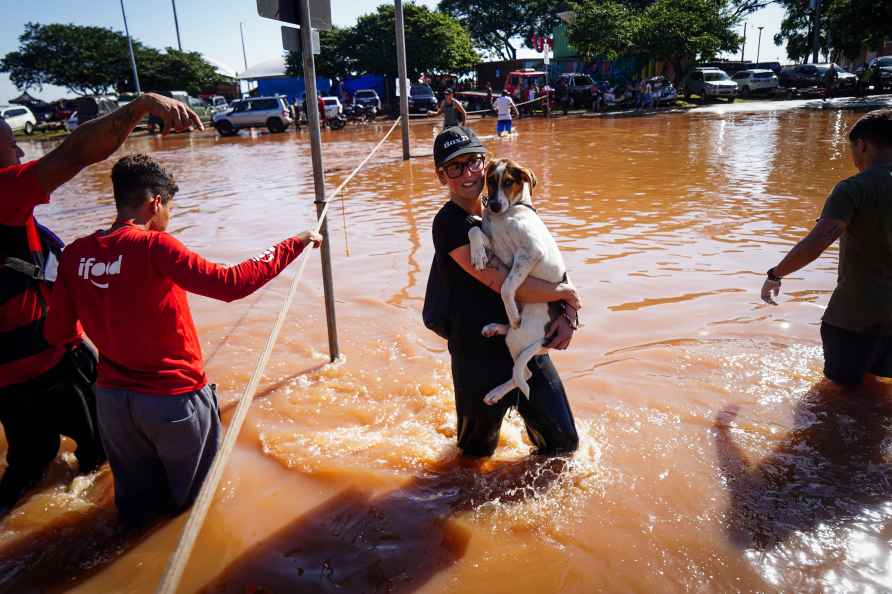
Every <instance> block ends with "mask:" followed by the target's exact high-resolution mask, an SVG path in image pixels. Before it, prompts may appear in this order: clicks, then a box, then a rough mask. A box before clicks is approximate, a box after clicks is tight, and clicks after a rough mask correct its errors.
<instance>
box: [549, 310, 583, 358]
mask: <svg viewBox="0 0 892 594" xmlns="http://www.w3.org/2000/svg"><path fill="white" fill-rule="evenodd" d="M575 331H576V330H575V329H574V328H573V325H572V324H570V320H568V319H567V318H566V317H565V316H564V315H560V316H558V317H557V318H555V319H554V320H552V322H551V323H550V324H549V325H548V328H547V329H546V330H545V348H547V349H557V350H559V351H563V350H565V349H566V348H567V347H568V346H570V341H571V340H572V339H573V333H574V332H575Z"/></svg>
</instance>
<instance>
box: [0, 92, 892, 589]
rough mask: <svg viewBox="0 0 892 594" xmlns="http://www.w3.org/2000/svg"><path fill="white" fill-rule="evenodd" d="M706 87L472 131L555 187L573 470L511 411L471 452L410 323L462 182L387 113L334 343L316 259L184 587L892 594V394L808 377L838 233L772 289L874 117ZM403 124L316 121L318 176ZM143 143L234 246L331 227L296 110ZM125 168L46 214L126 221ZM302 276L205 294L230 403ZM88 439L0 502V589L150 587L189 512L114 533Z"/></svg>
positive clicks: (426, 338)
mask: <svg viewBox="0 0 892 594" xmlns="http://www.w3.org/2000/svg"><path fill="white" fill-rule="evenodd" d="M713 111H714V113H699V114H698V113H689V114H682V115H662V116H657V117H650V118H629V119H582V118H575V119H574V118H564V119H555V120H552V121H543V120H532V121H528V120H522V121H520V122H518V123H517V125H516V129H517V130H518V132H519V134H518V135H517V136H516V137H515V138H513V139H511V140H497V139H494V138H492V136H489V137H488V138H485V139H484V142H485V144H486V146H487V148H488V149H489V150H490V151H491V153H492V154H494V155H497V156H507V157H511V158H514V159H516V160H518V161H520V162H522V163H525V164H528V165H529V166H531V167H532V168H533V169H534V171H535V172H536V174H537V176H538V177H539V180H540V186H539V187H538V188H537V190H536V192H535V195H534V201H535V204H536V206H537V207H538V208H539V212H540V214H541V216H542V217H543V219H544V220H545V222H546V223H547V224H548V226H549V228H550V229H551V230H552V232H553V233H554V235H555V236H556V237H557V241H558V244H559V245H560V247H561V249H562V251H563V253H564V257H565V259H566V261H567V264H568V268H569V271H570V274H571V276H572V278H573V280H574V281H575V282H576V284H577V285H578V286H579V287H580V289H581V292H582V296H583V300H584V309H583V312H582V318H583V321H584V323H585V326H584V328H583V329H582V330H581V331H580V332H579V333H578V334H577V336H576V337H575V338H574V340H573V344H572V347H571V349H570V350H568V351H566V352H560V353H555V354H554V355H553V357H554V360H555V362H556V365H557V367H558V369H559V371H560V373H561V375H562V377H563V379H564V382H565V383H566V386H567V390H568V393H569V395H570V399H571V402H572V405H573V409H574V412H575V415H576V420H577V425H578V428H579V432H580V436H581V446H580V449H579V452H578V453H577V454H576V455H575V456H574V457H573V458H572V459H571V460H569V461H566V462H555V461H551V462H547V461H542V460H536V459H534V458H530V457H529V456H528V452H529V444H528V442H527V441H526V438H525V436H524V434H523V430H522V425H521V423H520V422H519V420H518V418H517V417H516V415H515V416H513V417H512V418H510V419H509V420H508V421H507V422H506V424H505V426H504V430H503V433H502V438H501V442H500V447H499V450H498V452H497V454H496V456H495V457H494V458H493V459H492V460H490V461H488V462H485V463H483V464H479V465H474V464H469V463H465V462H462V461H461V460H457V459H456V452H455V448H454V446H453V441H454V426H455V420H454V413H453V396H452V390H451V383H450V379H449V370H448V357H447V353H446V350H445V344H444V343H443V342H442V341H441V340H439V339H438V338H436V337H435V336H434V335H432V334H431V333H429V332H428V331H426V330H425V329H424V327H423V326H422V324H421V321H420V309H421V302H422V296H423V290H424V284H425V281H426V278H427V273H428V268H429V265H430V261H431V256H432V251H433V250H432V242H431V238H430V226H431V220H432V218H433V216H434V214H435V213H436V211H437V209H438V208H439V206H440V205H441V203H442V202H443V200H444V199H445V198H444V196H445V195H444V192H443V188H442V187H441V186H440V185H439V183H438V181H437V180H436V178H435V177H434V175H433V170H432V166H431V162H430V157H420V158H417V159H413V160H410V161H408V162H403V161H402V160H401V159H400V148H399V141H398V135H396V134H395V135H394V137H393V139H392V141H391V142H389V143H388V144H386V145H385V147H384V148H383V149H382V152H381V153H380V155H379V156H377V157H375V158H374V159H373V160H372V161H371V162H370V164H369V166H368V167H367V168H366V169H365V170H364V171H363V172H362V173H360V174H359V175H358V176H357V177H356V179H355V180H354V181H353V182H352V183H351V185H350V186H348V188H347V190H346V192H345V193H344V194H343V197H342V199H339V200H337V201H336V202H335V203H334V204H333V205H332V209H331V218H330V234H331V246H332V256H333V265H334V276H335V279H334V282H335V289H336V293H337V314H338V324H339V329H340V342H341V348H342V350H343V352H344V354H345V360H344V361H343V362H341V363H339V364H336V365H327V340H326V330H325V319H324V310H323V303H322V293H321V282H320V280H319V279H320V266H319V259H318V256H317V255H315V254H314V256H313V258H312V260H311V262H310V264H309V266H308V268H307V272H306V275H305V281H304V283H303V286H302V287H301V289H300V290H299V294H298V297H297V300H296V302H295V305H294V307H293V309H292V311H291V314H290V316H289V318H288V321H287V323H286V326H285V329H284V330H283V333H282V335H281V338H280V340H279V343H278V345H277V347H276V349H275V352H274V355H273V357H272V361H271V364H270V367H269V371H268V373H267V375H266V377H265V379H264V380H263V382H262V384H261V388H260V390H259V393H258V396H257V400H256V402H255V404H254V405H253V408H252V411H251V414H250V416H249V418H248V421H247V423H246V424H245V427H244V429H243V431H242V434H241V437H240V439H239V443H238V446H237V448H236V450H235V452H234V455H233V457H232V461H231V463H230V465H229V466H228V468H227V470H226V474H225V477H224V480H223V483H222V487H221V489H220V491H219V493H218V495H217V498H216V501H215V503H214V504H213V506H212V508H211V511H210V514H209V516H208V521H207V524H206V526H205V528H204V531H203V532H202V534H201V536H200V538H199V540H198V543H197V545H196V548H195V552H194V554H193V556H192V560H191V562H190V565H189V567H188V569H187V571H186V574H185V578H184V580H183V585H182V588H181V591H182V592H198V591H202V592H240V593H250V592H335V591H338V592H357V593H360V592H393V593H406V594H407V593H410V592H412V593H439V592H450V593H462V592H467V593H476V592H484V591H486V592H491V593H496V592H504V593H508V592H511V593H517V592H530V593H533V592H535V593H543V592H549V593H550V592H554V593H557V592H568V593H589V592H601V591H604V592H694V591H696V592H722V593H724V592H738V591H739V592H751V591H760V592H773V591H797V592H819V591H851V592H869V591H884V590H888V589H890V588H892V555H890V540H892V465H890V463H892V439H890V437H889V435H890V431H892V420H890V419H892V412H890V410H889V409H890V406H889V405H888V403H885V402H877V401H876V400H871V399H869V398H861V399H860V400H855V401H853V400H851V399H840V397H839V396H838V395H834V394H833V393H832V392H830V391H829V390H827V389H826V387H825V386H823V385H822V384H821V383H820V379H821V366H822V357H821V348H820V341H819V334H818V326H819V319H820V316H821V313H822V310H823V307H824V305H825V304H826V302H827V299H828V298H829V294H830V291H831V290H832V288H833V285H834V280H835V267H836V263H837V252H836V248H835V247H834V248H832V249H831V250H830V251H829V252H828V253H827V254H825V255H824V257H822V258H821V259H820V260H819V261H818V262H816V263H814V264H813V265H812V266H810V267H809V268H808V269H806V270H804V271H802V272H800V273H797V274H795V275H793V277H792V278H790V279H789V281H785V282H784V287H783V293H782V295H781V298H782V301H783V302H782V304H781V305H780V306H779V307H769V306H765V305H762V304H761V302H760V301H759V298H758V290H759V288H760V286H761V282H762V278H763V274H764V271H765V270H766V269H767V268H768V267H769V266H771V265H773V264H774V263H776V261H777V260H778V258H779V257H780V256H781V255H782V254H783V253H784V252H785V251H786V250H787V249H788V248H789V247H790V245H791V244H792V242H793V241H794V240H795V239H796V238H797V237H799V236H800V235H801V234H802V233H804V232H805V231H806V230H807V229H808V228H809V227H810V225H811V224H812V222H813V221H814V219H815V218H816V217H817V215H818V213H819V211H820V207H821V204H822V201H823V199H824V197H825V195H826V194H827V192H829V190H830V189H831V188H832V187H833V185H834V183H835V182H836V181H837V180H839V179H841V178H843V177H845V176H848V175H850V174H851V173H852V172H853V171H854V170H853V167H852V165H851V163H850V161H849V158H848V155H847V153H846V150H847V143H846V140H845V137H844V133H845V129H846V126H847V125H849V124H850V123H851V122H852V121H853V120H854V118H855V117H857V115H856V114H851V113H845V112H815V111H806V110H800V111H777V112H774V111H764V112H760V113H746V112H736V111H727V112H725V111H723V110H722V109H717V110H713ZM474 126H475V127H476V128H477V129H478V131H479V132H480V133H481V134H487V135H491V134H492V128H494V122H493V121H492V120H484V121H483V122H475V123H474ZM385 130H386V128H384V127H380V126H371V127H348V128H346V129H345V130H342V131H339V132H336V133H332V132H328V131H326V132H324V133H323V141H324V149H325V167H326V170H327V181H328V183H329V186H330V188H333V187H335V186H336V185H337V184H338V183H339V182H340V181H341V180H342V179H343V178H344V176H346V174H347V173H348V172H349V170H350V169H351V168H352V167H353V166H354V165H355V164H356V163H358V162H359V161H360V160H361V159H362V158H363V157H364V156H365V154H366V153H367V151H368V150H370V149H371V147H372V146H374V144H375V143H376V142H377V140H378V138H379V137H380V135H381V134H382V133H383V132H384V131H385ZM431 132H432V129H431V126H430V125H429V124H428V125H425V124H419V125H415V126H413V127H412V135H413V150H414V152H415V153H418V154H428V155H429V154H430V141H431ZM24 148H25V150H26V152H27V153H28V154H29V156H37V155H39V154H40V153H41V152H42V151H43V150H46V148H47V147H46V146H41V145H28V144H24ZM131 151H146V152H151V153H152V154H153V155H154V156H156V157H157V158H158V159H160V160H161V161H163V162H164V163H165V164H166V165H167V166H169V167H170V168H171V169H172V170H173V171H174V172H175V174H176V176H177V178H178V181H179V185H180V188H181V192H180V194H179V195H178V196H177V198H176V200H175V210H174V219H173V221H172V224H171V228H170V230H171V232H172V233H173V234H175V235H176V236H177V237H179V238H180V239H181V240H182V241H184V242H185V243H186V245H188V246H189V247H191V248H193V249H195V250H197V251H199V252H201V253H203V254H205V255H206V256H208V257H210V258H212V259H214V260H217V261H223V262H237V261H239V260H241V259H243V258H246V257H249V256H252V255H255V254H257V253H260V252H261V251H263V249H264V248H266V247H267V246H269V245H270V244H271V243H273V242H274V241H276V240H278V239H281V238H283V237H285V236H287V235H289V234H291V233H293V232H297V231H300V230H303V229H306V228H309V227H310V226H311V224H312V221H313V215H314V208H313V204H312V201H313V197H312V177H311V171H310V159H309V148H308V138H307V135H306V132H305V131H302V132H299V133H295V132H289V133H287V134H282V135H268V134H262V133H261V134H251V135H249V134H246V133H242V135H241V136H239V137H238V138H230V139H220V138H217V137H216V136H215V135H214V134H212V133H205V134H193V135H191V136H182V135H181V136H175V137H169V138H164V139H160V138H149V137H142V138H133V139H131V140H130V141H128V143H127V144H126V146H125V147H124V148H123V149H122V150H121V152H120V153H119V154H122V153H123V152H131ZM111 165H112V160H109V161H106V162H104V163H100V164H98V165H96V166H93V167H91V168H89V169H88V170H87V171H85V172H83V173H81V174H80V175H79V176H78V177H77V178H75V179H74V180H73V181H72V182H71V183H69V184H68V185H66V186H65V187H64V188H62V189H61V190H59V191H58V192H57V193H56V195H55V196H54V200H53V203H52V204H51V205H48V206H45V207H41V208H40V209H38V214H39V218H40V220H41V221H42V222H44V223H46V224H48V225H49V226H50V227H51V228H53V229H54V230H55V231H56V232H58V233H59V234H60V235H61V236H62V237H63V239H65V240H67V241H70V240H72V239H74V238H75V237H77V236H79V235H82V234H85V233H87V232H90V231H92V230H94V229H96V228H99V227H101V226H103V225H106V224H107V223H108V222H109V221H110V220H111V218H112V216H113V204H112V200H111V188H110V183H109V171H110V168H111ZM294 273H295V269H294V268H292V269H289V270H288V271H287V272H286V273H285V274H284V275H283V278H279V279H276V280H275V281H274V282H272V283H270V284H269V285H268V286H267V287H266V288H264V289H263V290H261V291H260V292H258V293H256V294H255V295H253V296H251V297H248V298H246V299H244V300H242V301H240V302H236V303H233V304H228V305H227V304H224V303H219V302H214V301H211V300H208V299H204V298H200V297H193V298H192V299H191V303H192V307H193V311H194V314H195V320H196V323H197V324H198V328H199V333H200V335H201V339H202V346H203V349H204V353H205V357H206V359H207V370H208V373H209V376H210V378H211V380H212V381H214V382H216V383H217V384H218V385H219V386H220V393H221V395H222V400H223V401H224V403H232V402H233V401H234V400H235V399H236V398H237V397H238V396H239V395H240V394H241V391H242V389H243V387H244V385H245V383H246V381H247V380H248V378H249V377H250V375H251V373H252V371H253V368H254V363H255V361H256V358H257V357H258V355H259V353H260V351H261V350H262V349H263V346H264V344H265V340H266V337H267V334H268V332H269V330H270V328H271V327H272V324H273V321H274V319H275V316H276V314H277V311H278V308H279V306H280V304H281V302H282V300H283V298H284V295H285V293H286V291H287V286H288V283H289V280H290V277H291V275H293V274H294ZM122 331H126V329H122ZM734 410H736V411H737V417H736V420H735V422H734V423H733V424H732V425H731V426H730V428H728V429H721V430H717V429H716V428H715V426H714V423H715V419H716V417H717V416H719V415H720V414H723V415H724V418H730V417H731V416H732V415H733V411H734ZM722 411H724V413H723V412H722ZM225 419H228V415H224V420H225ZM68 447H69V449H70V444H68ZM70 460H71V457H70V454H67V455H64V456H63V457H62V458H61V459H60V460H59V461H58V462H57V464H56V465H55V466H54V468H53V471H52V473H51V476H50V477H49V479H48V480H47V481H46V483H45V484H44V485H43V488H42V490H41V491H40V492H39V493H37V494H36V495H34V496H33V497H32V498H31V499H29V500H28V501H27V502H25V503H24V504H23V505H22V506H20V507H19V508H18V509H17V510H16V511H15V512H14V513H13V514H12V515H10V516H9V517H7V518H6V519H5V520H4V521H3V523H2V525H0V529H2V532H0V550H2V551H3V552H2V553H0V589H3V590H5V591H9V592H32V591H33V592H38V591H62V590H68V589H70V590H71V591H74V592H97V593H98V592H149V591H153V590H154V587H155V585H156V584H157V580H158V579H159V577H160V575H161V573H162V571H163V569H164V565H165V563H166V562H167V560H168V557H169V555H170V553H171V551H172V550H173V548H174V546H175V543H176V539H177V537H178V535H179V533H180V531H181V529H182V526H183V523H184V519H183V518H182V517H181V518H178V519H175V520H172V521H169V522H167V523H165V524H162V525H161V526H160V527H158V528H157V529H156V530H155V531H153V532H151V533H149V534H147V535H144V536H142V537H141V538H123V539H122V538H121V537H120V536H119V535H116V533H115V530H114V525H113V522H112V520H111V514H110V496H111V493H110V487H109V481H108V474H107V472H105V473H99V474H98V475H93V476H89V477H85V478H79V479H77V480H75V481H74V482H73V483H69V482H68V479H69V478H70V473H69V470H68V463H69V462H70Z"/></svg>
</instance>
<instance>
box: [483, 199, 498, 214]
mask: <svg viewBox="0 0 892 594" xmlns="http://www.w3.org/2000/svg"><path fill="white" fill-rule="evenodd" d="M486 205H487V206H488V207H489V210H491V211H492V212H499V211H500V210H502V204H501V203H500V202H499V201H498V200H492V199H490V200H487V202H486Z"/></svg>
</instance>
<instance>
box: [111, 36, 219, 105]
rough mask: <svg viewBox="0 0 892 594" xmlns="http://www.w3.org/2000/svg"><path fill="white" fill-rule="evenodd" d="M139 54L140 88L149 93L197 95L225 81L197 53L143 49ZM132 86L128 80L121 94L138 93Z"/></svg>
mask: <svg viewBox="0 0 892 594" xmlns="http://www.w3.org/2000/svg"><path fill="white" fill-rule="evenodd" d="M134 51H135V48H134ZM136 54H137V55H136V59H137V62H138V63H139V82H140V86H141V87H142V88H143V89H146V90H149V91H186V92H187V93H189V94H190V95H197V94H198V93H200V92H201V91H202V90H204V89H208V88H211V87H213V86H214V85H215V84H216V83H217V82H220V81H221V80H222V77H221V76H220V75H219V74H217V71H216V69H215V68H214V67H213V66H211V65H210V64H208V63H207V62H205V60H204V58H203V57H202V56H201V54H200V53H198V52H181V51H179V50H175V49H173V48H172V47H169V48H167V49H166V50H165V52H164V53H162V52H159V51H157V50H155V49H152V48H146V47H141V48H140V51H138V52H136ZM132 85H133V82H132V78H131V77H130V76H128V77H127V78H126V79H125V80H123V81H121V82H120V83H119V84H118V90H119V91H124V90H135V89H133V86H132Z"/></svg>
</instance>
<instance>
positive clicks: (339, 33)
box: [285, 27, 355, 79]
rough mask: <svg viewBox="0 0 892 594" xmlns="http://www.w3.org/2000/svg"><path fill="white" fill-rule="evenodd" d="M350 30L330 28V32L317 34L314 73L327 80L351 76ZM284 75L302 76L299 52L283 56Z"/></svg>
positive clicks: (302, 67) (302, 64) (353, 65)
mask: <svg viewBox="0 0 892 594" xmlns="http://www.w3.org/2000/svg"><path fill="white" fill-rule="evenodd" d="M349 43H350V29H344V28H341V27H332V28H331V30H330V31H320V32H319V45H320V48H319V50H320V53H319V54H318V55H316V56H313V57H314V58H315V60H314V61H315V64H316V73H317V74H319V75H320V76H327V77H329V78H340V79H343V78H346V77H347V76H349V75H350V74H353V71H354V67H355V64H354V62H355V60H354V52H353V51H352V50H351V48H350V45H349ZM285 73H286V74H287V75H288V76H303V75H304V63H303V58H302V57H301V52H288V53H287V54H286V55H285Z"/></svg>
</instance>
